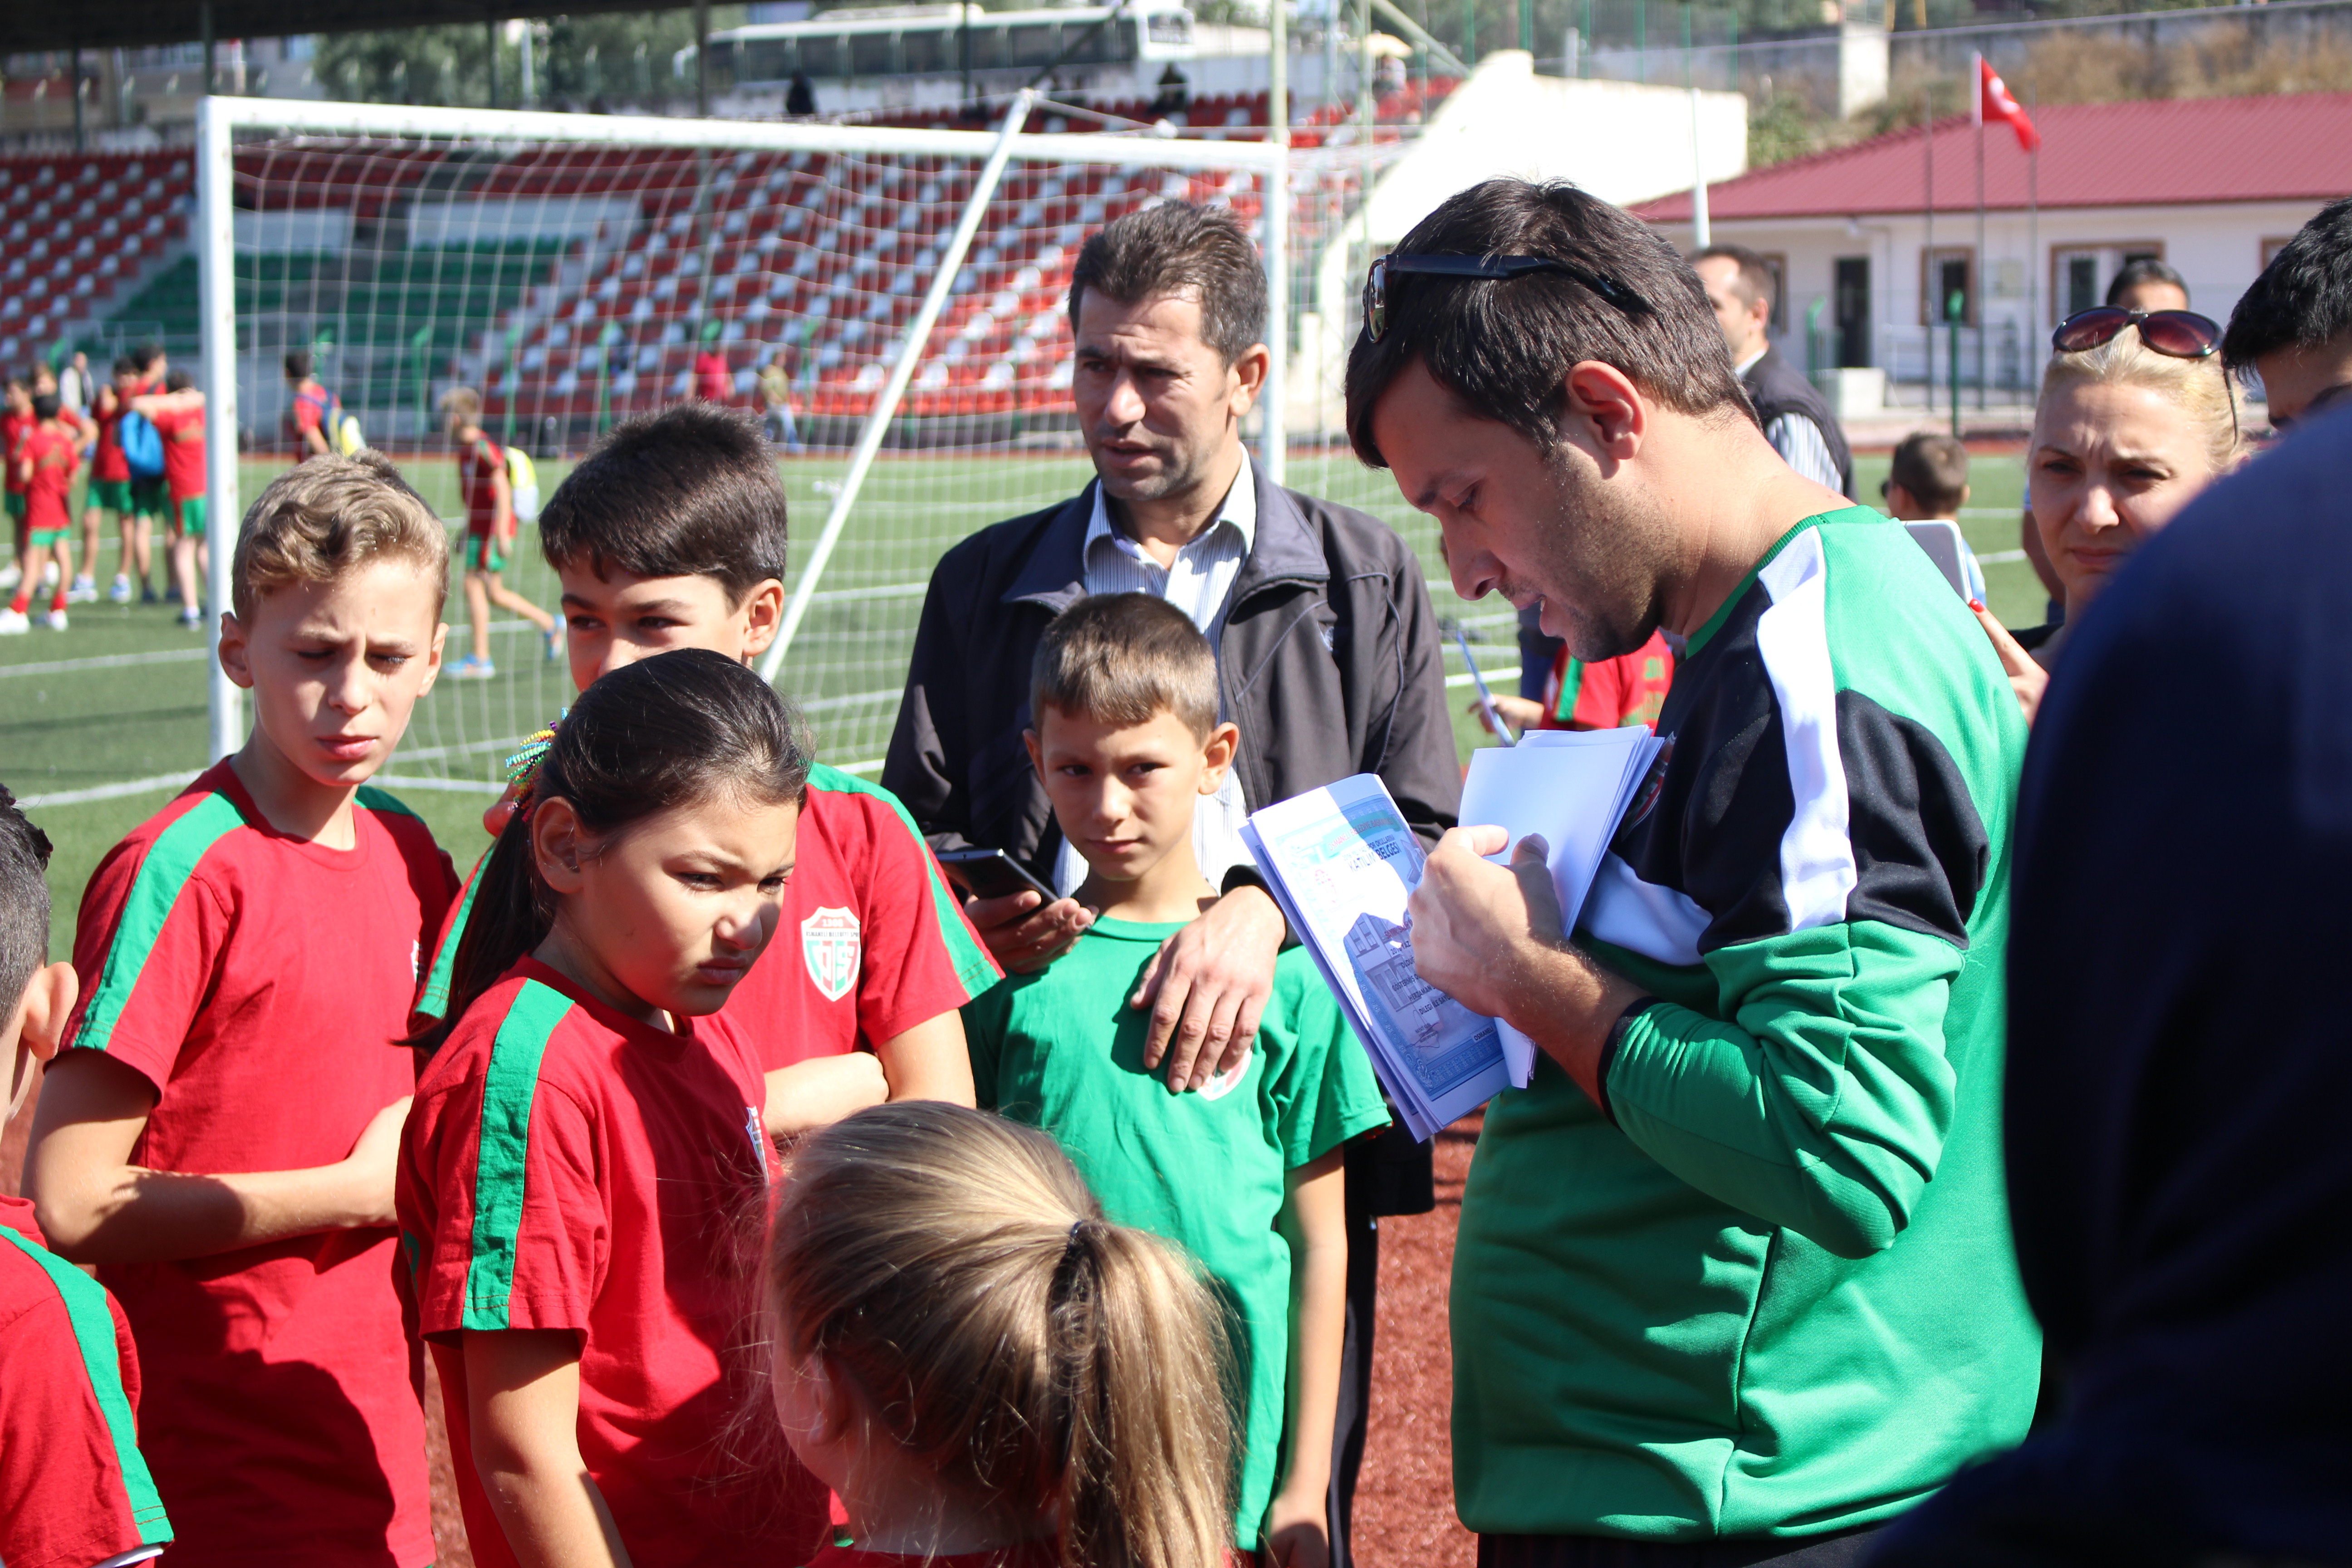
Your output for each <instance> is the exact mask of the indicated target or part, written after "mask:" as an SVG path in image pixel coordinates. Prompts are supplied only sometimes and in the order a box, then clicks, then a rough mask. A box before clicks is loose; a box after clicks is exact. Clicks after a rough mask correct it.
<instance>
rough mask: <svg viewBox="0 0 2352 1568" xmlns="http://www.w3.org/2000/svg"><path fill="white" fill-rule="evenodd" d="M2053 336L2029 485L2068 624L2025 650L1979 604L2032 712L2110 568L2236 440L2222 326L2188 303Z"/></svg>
mask: <svg viewBox="0 0 2352 1568" xmlns="http://www.w3.org/2000/svg"><path fill="white" fill-rule="evenodd" d="M2050 341H2051V345H2052V347H2053V348H2054V349H2055V350H2056V351H2057V352H2056V353H2053V355H2051V358H2050V364H2049V367H2048V368H2047V369H2046V370H2044V371H2043V373H2042V401H2041V403H2040V405H2038V406H2037V407H2036V408H2035V410H2034V415H2033V438H2032V444H2031V446H2030V447H2029V448H2028V450H2027V454H2026V496H2027V500H2028V504H2029V508H2030V510H2031V511H2032V518H2033V526H2034V531H2035V532H2036V534H2037V535H2038V536H2039V538H2040V540H2041V543H2042V552H2043V553H2044V554H2045V555H2046V556H2047V557H2048V559H2049V562H2050V566H2051V569H2052V571H2053V572H2054V573H2055V574H2056V575H2057V578H2058V582H2059V584H2060V586H2061V587H2062V588H2063V589H2064V591H2065V602H2066V618H2065V622H2064V624H2063V626H2060V627H2059V628H2058V629H2057V631H2056V632H2055V633H2054V634H2053V635H2050V636H2049V637H2046V638H2044V639H2039V640H2038V641H2037V646H2036V647H2033V648H2032V650H2031V651H2029V650H2028V649H2027V648H2026V647H2024V646H2023V645H2022V644H2021V642H2020V641H2019V639H2018V638H2016V637H2011V635H2010V634H2009V633H2008V632H2007V631H2005V630H2003V629H2002V628H2001V626H2000V623H1999V622H1997V621H1995V620H1994V619H1993V618H1992V616H1991V615H1990V613H1989V612H1987V611H1986V610H1985V608H1984V607H1983V606H1982V605H1977V606H1975V608H1976V612H1977V616H1978V618H1979V620H1981V621H1982V622H1983V623H1984V626H1985V633H1986V635H1987V636H1988V637H1991V638H1992V642H1993V647H1995V648H1996V649H1997V650H1998V651H1999V652H2000V659H2001V664H2002V666H2003V668H2006V669H2007V670H2008V672H2009V679H2010V685H2011V688H2012V689H2014V690H2015V691H2016V692H2017V700H2018V702H2019V704H2020V705H2021V707H2023V708H2024V710H2025V716H2026V719H2027V721H2029V722H2030V721H2032V718H2033V714H2034V710H2035V709H2036V708H2038V707H2039V706H2040V704H2041V701H2042V689H2043V687H2044V686H2046V685H2047V684H2048V681H2049V679H2050V677H2049V671H2050V669H2051V668H2052V667H2053V665H2054V664H2055V663H2056V662H2057V659H2058V657H2059V655H2060V653H2061V651H2062V650H2063V647H2064V646H2065V643H2066V638H2067V637H2068V636H2069V634H2070V633H2072V631H2073V630H2074V627H2075V626H2077V625H2078V624H2079V623H2080V621H2081V619H2082V616H2083V612H2084V610H2085V609H2087V608H2088V607H2089V606H2090V604H2091V602H2092V601H2093V600H2094V599H2095V598H2096V597H2097V596H2098V593H2099V590H2100V589H2101V588H2103V587H2104V586H2105V584H2106V581H2107V579H2108V578H2109V577H2111V576H2113V575H2114V574H2115V573H2116V571H2117V570H2118V569H2120V568H2121V567H2122V565H2123V563H2124V562H2125V561H2126V560H2127V559H2129V557H2130V555H2131V553H2132V552H2133V551H2135V550H2137V548H2138V547H2139V544H2140V542H2141V541H2142V540H2144V539H2146V538H2147V536H2148V535H2149V534H2152V533H2154V532H2156V531H2158V529H2160V528H2162V527H2163V526H2164V525H2165V524H2166V523H2168V522H2170V521H2172V519H2173V517H2174V515H2175V514H2177V513H2178V512H2179V510H2180V509H2181V508H2182V507H2184V506H2186V505H2188V504H2189V501H2190V500H2194V499H2195V498H2196V496H2197V493H2198V492H2199V491H2200V490H2202V489H2204V488H2205V487H2206V486H2207V485H2209V484H2210V483H2211V482H2212V481H2213V480H2214V479H2217V478H2218V477H2220V476H2221V475H2222V474H2224V473H2227V472H2228V471H2229V470H2230V469H2231V468H2234V467H2235V466H2236V465H2237V463H2238V461H2239V457H2240V450H2241V446H2240V437H2239V432H2238V410H2237V403H2236V400H2235V398H2234V397H2233V396H2232V395H2231V391H2230V384H2229V378H2228V376H2227V374H2225V373H2224V371H2223V370H2222V368H2221V357H2220V354H2219V353H2217V351H2218V350H2219V349H2220V347H2221V327H2220V325H2219V324H2218V323H2216V322H2214V321H2210V319H2208V318H2206V317H2204V316H2200V315H2198V314H2197V313H2196V312H2194V311H2192V310H2157V311H2154V312H2144V311H2139V310H2123V309H2121V308H2119V307H2115V306H2105V307H2101V308H2100V309H2098V310H2084V311H2081V312H2079V313H2078V314H2075V315H2073V316H2070V317H2068V318H2067V319H2066V321H2064V322H2063V324H2061V325H2060V327H2059V328H2058V330H2057V331H2055V332H2054V333H2053V334H2052V335H2051V340H2050Z"/></svg>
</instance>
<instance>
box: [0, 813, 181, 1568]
mask: <svg viewBox="0 0 2352 1568" xmlns="http://www.w3.org/2000/svg"><path fill="white" fill-rule="evenodd" d="M48 860H49V840H48V837H47V835H45V834H43V833H42V832H41V830H40V829H39V828H37V827H35V826H33V825H32V824H31V823H29V822H27V821H26V820H25V816H24V813H23V812H21V811H19V810H18V809H17V807H16V801H15V799H14V797H12V796H11V795H9V793H8V791H7V788H6V786H5V785H0V1124H5V1122H6V1121H10V1120H13V1119H14V1118H15V1116H16V1112H17V1111H18V1110H21V1109H22V1108H23V1106H24V1103H25V1098H26V1095H27V1094H29V1093H30V1092H31V1091H32V1088H33V1082H34V1078H35V1075H36V1073H37V1070H38V1064H40V1063H42V1062H45V1061H47V1060H48V1059H49V1058H51V1057H52V1056H54V1055H56V1054H57V1048H58V1036H59V1035H60V1034H61V1033H62V1032H63V1031H64V1028H65V1022H66V1017H67V1016H68V1014H70V1013H71V1012H72V1011H73V1005H74V998H75V996H76V995H77V994H79V985H78V983H77V982H76V980H75V977H74V970H73V965H72V964H70V963H47V962H46V960H47V957H48V945H49V888H48V882H47V879H46V877H45V876H44V871H45V870H46V868H47V865H48ZM138 1409H139V1356H138V1352H137V1351H135V1350H134V1349H133V1348H132V1346H131V1325H130V1323H128V1322H127V1321H124V1319H123V1316H122V1309H121V1307H120V1306H119V1305H117V1304H116V1302H115V1300H114V1299H113V1298H112V1297H110V1296H109V1295H108V1294H107V1293H106V1288H105V1287H104V1286H102V1285H99V1284H97V1283H95V1282H93V1281H92V1280H91V1279H89V1277H88V1276H86V1275H84V1274H83V1273H82V1272H81V1271H80V1270H79V1269H78V1268H74V1267H73V1266H72V1265H71V1264H69V1263H68V1262H66V1261H65V1259H63V1258H58V1257H57V1256H56V1255H55V1254H53V1253H51V1252H50V1251H49V1250H48V1246H47V1242H46V1241H45V1240H44V1239H43V1238H42V1236H41V1227H40V1226H38V1225H37V1224H36V1223H34V1219H33V1205H31V1204H30V1203H28V1202H27V1201H26V1200H25V1199H23V1198H20V1197H13V1196H10V1195H8V1194H0V1563H8V1564H9V1565H10V1568H89V1565H90V1564H92V1563H100V1564H105V1565H108V1568H119V1565H126V1564H129V1563H141V1562H144V1561H146V1560H147V1559H148V1558H151V1557H153V1556H154V1555H155V1554H156V1553H158V1552H162V1551H163V1544H164V1542H168V1541H170V1540H171V1539H172V1525H171V1521H169V1520H167V1519H165V1518H164V1517H163V1503H162V1501H161V1500H159V1499H158V1498H157V1497H156V1495H155V1483H154V1480H153V1479H152V1477H150V1476H149V1474H148V1471H147V1461H146V1460H145V1459H143V1458H141V1457H140V1454H139V1434H138V1431H137V1429H136V1418H137V1415H138Z"/></svg>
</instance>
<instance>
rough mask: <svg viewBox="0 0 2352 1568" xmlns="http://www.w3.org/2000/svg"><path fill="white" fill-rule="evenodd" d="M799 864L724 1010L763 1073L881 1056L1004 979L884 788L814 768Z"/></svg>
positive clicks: (444, 961)
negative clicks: (864, 1052) (883, 1048)
mask: <svg viewBox="0 0 2352 1568" xmlns="http://www.w3.org/2000/svg"><path fill="white" fill-rule="evenodd" d="M795 855H796V861H795V864H794V865H793V875H792V879H791V880H790V881H789V882H787V883H786V884H785V887H784V903H783V910H782V914H781V915H780V917H779V919H778V921H777V925H776V934H775V938H774V940H772V942H769V944H768V947H767V951H766V952H762V953H761V955H760V957H759V960H758V962H756V963H753V964H752V966H751V973H749V974H747V975H745V976H744V977H743V979H742V981H741V982H740V984H737V985H736V987H735V991H734V994H732V995H731V996H730V997H729V998H728V999H727V1006H726V1008H725V1014H726V1016H728V1017H729V1018H731V1019H733V1020H734V1021H735V1023H736V1024H737V1026H740V1028H741V1029H742V1031H743V1033H744V1034H745V1036H746V1037H748V1038H749V1039H750V1040H751V1045H752V1048H753V1049H754V1050H755V1051H756V1052H757V1053H758V1055H759V1058H760V1065H761V1067H762V1068H766V1069H768V1070H769V1071H774V1070H775V1069H776V1068H785V1067H790V1066H792V1065H793V1063H794V1062H801V1061H806V1060H808V1059H810V1058H814V1057H835V1056H843V1055H845V1054H846V1053H848V1052H850V1051H854V1050H856V1049H858V1048H860V1047H865V1048H867V1049H871V1048H872V1047H875V1046H877V1045H880V1044H881V1043H883V1042H884V1041H887V1040H890V1039H894V1038H896V1037H898V1036H899V1035H902V1034H904V1033H905V1032H906V1031H908V1029H911V1028H913V1027H914V1026H916V1025H918V1024H923V1023H928V1022H929V1021H930V1020H931V1019H933V1018H936V1017H938V1016H940V1014H942V1013H952V1012H954V1011H955V1010H956V1009H957V1008H959V1007H961V1006H962V1005H964V1004H965V1003H967V1002H970V1001H971V1000H973V999H974V998H975V997H977V996H979V995H980V994H982V993H983V992H985V991H986V990H987V989H988V988H989V987H990V986H992V985H993V984H996V982H997V981H998V980H999V979H1000V978H1002V971H1000V970H999V969H998V968H997V967H996V961H995V960H994V959H992V958H991V957H989V955H988V950H987V949H986V948H984V947H982V945H981V943H980V939H979V937H977V936H975V935H974V934H973V933H972V929H971V924H970V923H969V922H968V921H965V919H964V917H963V907H962V905H961V903H959V902H958V901H957V900H956V898H955V895H954V894H953V893H952V892H951V891H950V889H949V888H948V883H947V879H946V878H945V877H943V876H941V875H940V868H939V862H938V861H936V860H934V859H933V858H931V851H930V847H929V845H927V844H925V843H924V842H923V836H922V834H921V833H920V832H919V831H918V830H917V828H916V826H915V822H914V819H913V818H912V817H910V816H908V815H907V808H906V807H905V806H903V805H899V804H898V796H896V795H892V794H891V793H890V792H889V791H888V790H886V789H884V788H882V787H881V786H880V785H879V784H868V783H866V781H865V780H864V779H861V778H858V777H856V775H854V774H851V773H843V772H842V771H841V770H840V769H838V768H829V767H826V766H824V764H823V763H819V764H818V765H817V766H816V767H814V768H813V769H811V770H810V772H809V784H808V801H807V804H806V805H805V806H804V807H803V810H802V812H801V820H800V830H799V835H798V837H797V840H796V847H795ZM485 858H487V857H485ZM480 882H481V869H480V868H479V867H476V868H475V872H474V875H473V876H472V877H471V878H469V879H467V883H466V891H465V895H464V897H463V899H462V900H461V901H460V903H459V905H458V907H457V909H456V910H455V911H454V912H453V914H452V916H451V919H450V921H449V926H448V929H447V930H446V931H444V932H443V933H442V936H441V940H440V944H439V946H438V947H437V948H436V950H435V954H434V959H433V967H432V970H431V972H430V973H428V974H427V975H426V976H425V990H424V994H423V995H422V996H421V997H420V998H419V999H418V1001H417V1004H416V1010H417V1012H418V1013H419V1014H421V1015H422V1016H425V1017H428V1018H438V1017H441V1016H445V1015H446V1012H447V1010H448V1006H449V984H450V979H451V971H452V970H453V968H454V967H455V963H456V959H457V938H458V936H459V935H460V934H461V933H462V932H463V931H464V930H465V922H466V918H467V915H468V914H469V913H470V912H471V910H472V907H473V899H474V889H476V888H477V887H478V886H479V885H480Z"/></svg>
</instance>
